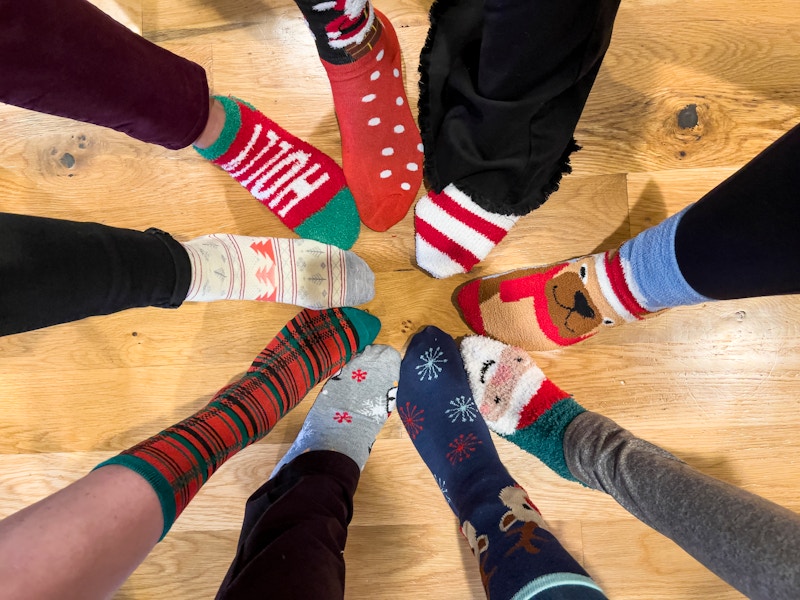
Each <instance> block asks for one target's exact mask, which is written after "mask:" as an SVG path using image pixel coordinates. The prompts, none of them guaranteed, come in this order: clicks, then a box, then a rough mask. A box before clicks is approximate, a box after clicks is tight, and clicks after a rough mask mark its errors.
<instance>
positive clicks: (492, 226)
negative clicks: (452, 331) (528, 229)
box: [414, 183, 519, 279]
mask: <svg viewBox="0 0 800 600" xmlns="http://www.w3.org/2000/svg"><path fill="white" fill-rule="evenodd" d="M518 220H519V217H515V216H509V215H499V214H495V213H490V212H489V211H487V210H484V209H483V208H481V207H480V206H478V205H477V204H475V203H474V202H473V201H472V200H471V199H470V198H469V196H467V195H466V194H465V193H464V192H462V191H460V190H459V189H458V188H456V186H454V185H453V184H452V183H451V184H450V185H448V186H447V187H446V188H444V189H443V190H442V192H441V193H440V194H437V193H435V192H434V191H433V190H431V191H430V192H428V195H427V196H425V197H424V198H422V199H421V200H420V201H419V202H417V206H416V208H414V229H415V230H416V232H417V235H416V248H417V264H418V265H419V266H420V267H421V268H422V269H425V270H426V271H427V272H428V273H430V274H431V275H433V276H434V277H437V278H439V279H444V278H445V277H450V276H452V275H457V274H458V273H468V272H469V271H471V270H472V268H473V267H474V266H475V265H477V264H478V263H479V262H480V261H482V260H483V259H484V258H486V257H487V256H488V255H489V252H491V251H492V249H493V248H494V247H495V246H496V245H497V244H499V243H500V242H501V240H502V239H503V238H504V237H505V236H506V234H507V233H508V232H509V231H510V230H511V228H512V227H513V226H514V223H516V222H517V221H518Z"/></svg>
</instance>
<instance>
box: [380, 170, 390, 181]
mask: <svg viewBox="0 0 800 600" xmlns="http://www.w3.org/2000/svg"><path fill="white" fill-rule="evenodd" d="M391 176H392V172H391V171H390V170H389V169H386V170H385V171H381V179H386V178H387V177H391Z"/></svg>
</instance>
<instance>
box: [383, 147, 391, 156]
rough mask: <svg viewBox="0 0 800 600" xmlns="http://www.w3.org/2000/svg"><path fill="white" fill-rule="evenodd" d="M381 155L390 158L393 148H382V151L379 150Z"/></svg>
mask: <svg viewBox="0 0 800 600" xmlns="http://www.w3.org/2000/svg"><path fill="white" fill-rule="evenodd" d="M381 154H383V155H384V156H391V155H392V154H394V148H384V149H383V150H381Z"/></svg>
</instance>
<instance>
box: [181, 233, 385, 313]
mask: <svg viewBox="0 0 800 600" xmlns="http://www.w3.org/2000/svg"><path fill="white" fill-rule="evenodd" d="M182 245H183V247H184V248H185V249H186V252H187V253H188V255H189V261H190V263H191V266H192V280H191V284H190V286H189V292H188V294H187V296H186V300H187V301H188V302H211V301H214V300H260V301H262V302H283V303H286V304H296V305H298V306H303V307H305V308H314V309H323V308H335V307H339V306H357V305H359V304H363V303H365V302H369V301H370V300H372V298H373V296H374V295H375V276H374V274H373V273H372V270H371V269H370V268H369V266H368V265H367V263H365V262H364V261H363V260H362V259H361V258H359V257H358V256H356V255H355V254H353V253H352V252H349V251H346V250H341V249H339V248H337V247H336V246H331V245H328V244H322V243H320V242H315V241H314V240H303V239H282V238H265V237H247V236H242V235H230V234H224V233H221V234H212V235H204V236H202V237H199V238H195V239H193V240H191V241H189V242H185V243H183V244H182Z"/></svg>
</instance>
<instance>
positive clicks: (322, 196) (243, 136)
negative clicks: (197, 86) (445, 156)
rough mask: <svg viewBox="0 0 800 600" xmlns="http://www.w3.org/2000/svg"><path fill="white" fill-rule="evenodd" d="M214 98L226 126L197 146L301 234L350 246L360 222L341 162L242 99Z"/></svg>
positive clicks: (284, 222)
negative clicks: (213, 138)
mask: <svg viewBox="0 0 800 600" xmlns="http://www.w3.org/2000/svg"><path fill="white" fill-rule="evenodd" d="M214 98H215V99H216V100H218V101H219V102H220V103H221V104H222V106H223V108H224V109H225V126H224V128H223V130H222V133H221V134H220V136H219V139H218V140H217V141H216V142H214V143H213V144H212V145H211V146H209V147H208V148H204V149H203V148H198V147H197V146H195V150H197V152H198V153H200V155H201V156H203V157H205V158H207V159H209V160H210V161H211V162H213V163H214V164H215V165H219V166H220V167H222V168H223V169H224V170H225V171H227V172H228V173H229V174H230V175H231V177H233V178H234V179H235V180H236V181H238V182H239V183H241V184H242V186H244V187H245V188H247V190H248V191H249V192H250V193H251V194H252V195H253V196H254V197H255V198H256V200H258V201H259V202H261V203H262V204H263V205H264V206H266V207H267V208H269V209H270V210H271V211H272V212H273V213H274V214H275V216H277V217H278V218H279V219H280V220H281V222H282V223H283V224H284V225H286V226H287V227H288V228H289V229H291V230H292V231H294V232H295V233H297V234H298V235H300V236H302V237H304V238H310V239H313V240H317V241H319V242H322V243H324V244H333V245H334V246H338V247H339V248H343V249H344V250H347V249H348V248H350V247H351V246H352V245H353V244H354V243H355V241H356V238H358V234H359V230H360V227H361V225H360V222H359V220H358V211H357V209H356V206H355V202H354V201H353V197H352V195H351V194H350V190H349V189H347V185H346V184H345V178H344V172H343V171H342V170H341V169H340V168H339V165H337V164H336V163H335V162H334V160H333V159H332V158H330V157H329V156H328V155H326V154H324V153H323V152H321V151H319V150H317V149H316V148H314V147H313V146H312V145H310V144H307V143H306V142H304V141H303V140H301V139H299V138H297V137H295V136H293V135H292V134H291V133H289V132H288V131H286V130H285V129H282V128H281V127H280V126H278V125H277V124H276V123H274V122H273V121H271V120H270V119H268V118H267V117H266V116H264V115H263V114H261V113H260V112H258V111H257V110H256V109H255V108H253V107H252V106H250V105H248V104H245V103H244V102H242V101H241V100H237V99H235V98H226V97H223V96H215V97H214Z"/></svg>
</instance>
